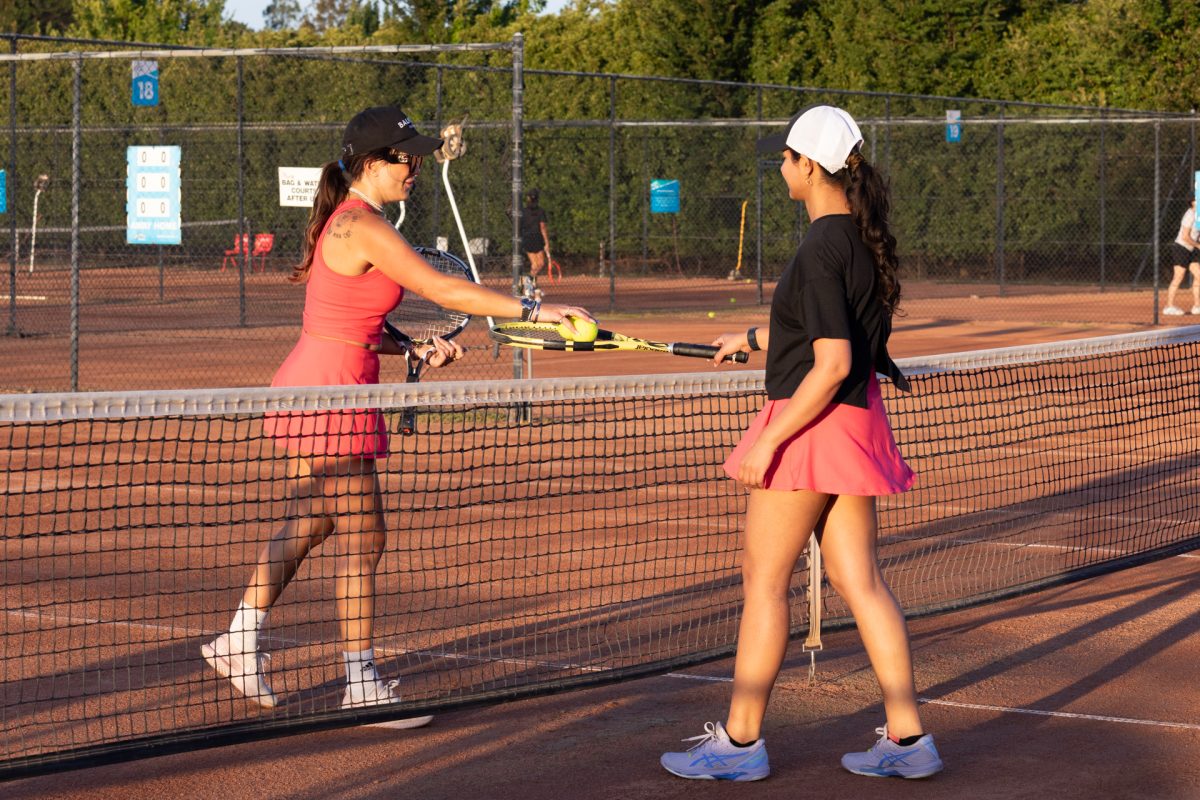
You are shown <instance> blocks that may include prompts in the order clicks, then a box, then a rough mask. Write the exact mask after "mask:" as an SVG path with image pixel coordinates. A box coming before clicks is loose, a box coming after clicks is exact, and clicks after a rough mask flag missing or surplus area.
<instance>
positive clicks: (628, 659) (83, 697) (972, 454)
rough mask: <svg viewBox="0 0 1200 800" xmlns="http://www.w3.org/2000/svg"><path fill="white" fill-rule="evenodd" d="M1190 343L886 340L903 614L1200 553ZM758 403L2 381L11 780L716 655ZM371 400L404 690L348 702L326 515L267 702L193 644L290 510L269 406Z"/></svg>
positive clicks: (639, 389)
mask: <svg viewBox="0 0 1200 800" xmlns="http://www.w3.org/2000/svg"><path fill="white" fill-rule="evenodd" d="M1198 362H1200V327H1196V328H1180V329H1175V330H1170V331H1161V332H1153V333H1145V334H1129V335H1124V336H1117V337H1107V338H1103V339H1090V340H1081V341H1076V342H1067V343H1063V344H1055V345H1045V346H1038V347H1030V348H1005V349H1000V350H991V351H980V352H975V353H963V354H955V355H949V356H943V357H938V358H927V359H909V360H907V361H905V362H902V363H901V366H902V368H903V369H904V370H905V372H906V373H907V374H909V375H910V378H911V380H912V384H913V391H912V393H911V394H902V393H899V392H897V391H896V390H895V389H894V387H892V386H891V385H889V384H885V385H884V386H883V390H884V397H885V401H886V402H887V404H888V406H889V413H890V416H891V420H892V424H893V427H894V429H895V432H896V437H897V440H898V442H899V443H900V447H901V449H902V451H903V452H904V454H905V456H906V458H907V459H908V460H909V461H910V463H911V464H912V466H913V467H914V469H915V470H916V471H917V472H918V476H919V477H918V480H917V484H916V487H915V488H914V489H913V490H912V491H910V492H908V493H906V494H902V495H896V496H892V497H887V498H883V499H881V501H880V509H881V525H882V527H881V532H880V558H881V562H882V564H883V567H884V570H885V573H886V574H887V576H888V578H889V581H890V582H891V584H892V586H893V588H894V590H895V591H896V594H897V595H898V597H899V599H900V601H901V602H902V603H903V604H904V606H905V607H906V609H907V610H908V612H909V613H910V614H926V613H935V612H938V611H944V610H947V609H952V608H956V607H961V606H964V605H967V604H972V603H979V602H983V601H987V600H992V599H997V598H1000V597H1005V596H1010V595H1012V594H1015V593H1018V592H1023V591H1030V590H1032V589H1035V588H1038V587H1042V586H1047V585H1051V584H1054V583H1056V582H1063V581H1067V580H1072V579H1076V578H1079V577H1083V576H1086V575H1090V574H1094V573H1096V572H1099V571H1105V570H1111V569H1116V568H1120V567H1123V566H1129V565H1132V564H1136V563H1140V562H1142V561H1146V560H1150V559H1153V558H1159V557H1163V556H1166V555H1169V554H1173V553H1177V552H1181V551H1184V550H1189V549H1193V548H1195V547H1197V546H1200V510H1198V509H1197V507H1196V504H1195V503H1194V502H1193V498H1194V497H1195V496H1197V493H1198V492H1200V469H1198V467H1200V452H1198V451H1197V448H1196V447H1195V442H1196V441H1197V440H1198V434H1200V424H1198V422H1197V409H1198V408H1200V388H1198V382H1197V381H1196V380H1195V377H1194V376H1195V374H1196V366H1195V365H1196V364H1197V363H1198ZM763 400H764V394H763V389H762V374H761V373H745V372H743V373H736V374H727V375H708V374H697V375H678V376H667V377H658V376H647V377H637V378H612V379H549V380H538V381H524V382H515V381H489V382H479V383H474V384H465V383H464V384H455V383H441V384H430V385H428V386H422V385H416V386H406V385H399V386H373V387H337V388H320V389H311V390H310V389H298V390H286V389H250V390H225V391H200V392H196V391H186V392H185V391H179V392H153V393H144V394H143V393H96V394H59V395H22V396H5V397H2V398H0V449H2V451H3V454H4V455H3V458H2V460H0V492H2V493H3V504H2V505H0V517H2V519H3V538H2V540H0V541H2V544H3V548H4V553H3V579H2V580H0V592H2V596H3V603H4V607H3V615H2V616H0V638H2V639H3V650H2V653H3V656H0V687H2V692H3V701H2V702H3V713H2V715H0V748H2V753H0V778H11V777H17V776H21V775H28V774H34V773H38V772H46V771H52V770H56V769H64V768H73V767H79V766H84V765H88V764H94V763H100V762H104V761H112V760H120V759H124V758H131V757H137V756H140V755H144V754H148V753H154V754H160V753H166V752H172V751H177V750H181V749H191V748H195V747H200V746H207V745H213V744H219V743H227V742H233V741H240V740H247V739H251V738H260V737H263V736H268V735H275V734H282V733H293V732H298V731H303V730H315V729H319V728H327V727H334V726H341V725H351V724H357V723H363V722H377V721H381V720H384V719H389V718H397V717H403V716H411V715H414V714H416V713H420V712H422V711H434V710H438V709H445V708H449V707H460V706H463V705H467V704H471V703H479V702H488V701H492V700H496V699H503V698H512V697H517V696H524V695H532V694H536V693H540V692H545V691H555V690H561V689H565V688H569V687H573V686H579V685H586V684H593V683H599V682H603V681H610V680H617V679H621V678H627V677H633V676H637V675H643V674H648V673H652V672H660V671H663V670H666V669H670V668H677V667H679V666H682V665H685V664H689V663H696V662H699V661H703V660H707V659H711V658H714V657H718V656H722V655H726V654H729V653H731V652H732V651H733V648H734V643H735V636H736V626H737V620H738V612H739V606H740V577H739V553H738V546H739V539H738V536H737V533H738V531H739V530H740V528H741V525H742V515H743V513H744V511H745V492H744V491H743V490H742V489H740V488H739V487H738V486H737V485H736V484H735V483H734V482H732V481H730V480H728V479H726V478H724V477H723V475H722V472H721V469H720V464H721V461H722V460H723V459H724V457H725V456H726V455H727V454H728V452H729V450H730V449H731V448H732V446H733V445H734V443H735V442H736V440H737V439H738V437H739V435H740V432H741V431H742V430H744V429H745V428H746V427H747V426H748V425H749V423H750V421H751V419H752V417H753V415H754V414H755V412H756V411H757V409H758V408H759V407H760V406H761V404H762V402H763ZM408 407H415V408H416V409H417V410H418V416H417V420H418V422H417V430H416V432H415V433H414V434H412V435H402V434H401V433H399V432H398V430H399V427H400V420H401V417H402V416H403V414H402V413H401V409H404V408H408ZM364 408H378V409H381V410H382V411H383V418H384V420H385V421H386V422H387V425H388V426H389V429H390V430H391V452H392V455H391V457H390V458H388V459H387V460H386V461H382V462H380V469H379V480H380V485H381V488H382V498H383V503H384V506H385V517H386V523H387V530H388V532H389V533H388V544H387V547H386V550H385V552H384V555H383V557H382V560H381V562H380V564H379V567H378V570H377V577H376V587H377V598H378V599H377V605H376V611H375V620H376V622H375V640H374V641H375V651H376V658H377V661H378V662H379V665H380V671H381V672H382V673H383V674H384V676H385V677H394V678H398V679H399V680H400V686H401V690H402V692H403V695H404V697H405V702H404V703H402V704H401V705H399V706H397V707H388V708H376V709H368V710H354V711H346V710H342V709H341V708H340V701H341V698H342V691H343V688H344V680H345V679H344V674H343V672H342V657H341V652H340V651H341V646H340V644H339V633H338V627H337V620H336V615H335V611H334V608H335V606H334V602H333V583H334V569H335V562H336V559H335V557H334V555H333V552H334V550H335V548H336V544H335V539H336V536H337V534H335V535H334V537H333V538H331V539H330V540H329V541H327V542H326V543H325V544H324V546H323V549H318V550H316V551H314V552H313V554H312V555H311V556H310V557H309V558H308V559H307V560H306V561H305V562H304V563H303V564H302V566H301V568H300V570H299V572H298V573H297V576H296V578H295V579H294V581H293V582H292V584H291V585H290V586H289V587H288V588H287V589H286V590H285V591H284V593H283V595H282V598H281V599H280V601H279V602H278V603H276V605H275V606H274V608H273V609H272V611H271V613H270V617H269V619H268V622H267V625H266V627H265V629H264V632H263V634H262V635H261V636H260V644H261V646H262V648H263V649H264V650H266V651H268V652H270V653H271V654H272V656H273V658H272V660H271V662H270V664H269V667H268V679H269V681H270V683H271V686H272V688H273V689H274V691H275V694H276V695H277V696H278V697H280V699H281V701H282V702H281V704H280V705H279V706H278V707H277V708H274V709H271V710H267V709H262V708H260V707H258V706H257V705H255V704H253V703H251V702H249V701H247V700H246V699H244V698H242V697H241V696H240V695H238V694H236V693H235V692H233V691H232V689H231V688H230V686H229V684H228V682H227V681H225V680H224V679H221V678H218V677H217V676H216V675H215V673H213V672H211V671H210V670H209V668H208V667H207V665H206V664H205V662H204V661H203V659H202V658H201V657H200V652H199V650H200V646H201V644H203V643H205V642H207V641H209V640H210V639H212V638H213V637H214V636H216V635H217V634H218V633H220V632H221V631H223V630H224V629H225V628H226V627H227V626H228V625H229V622H230V617H231V616H232V613H233V611H234V609H235V608H236V607H237V604H238V602H239V600H240V596H241V592H242V590H243V588H244V587H245V584H246V582H247V580H248V579H249V578H250V573H251V570H252V568H253V565H254V563H255V562H256V560H257V557H258V553H259V550H260V549H261V547H262V545H263V543H264V542H265V541H267V540H268V539H269V538H270V537H271V535H272V534H273V532H274V531H275V530H276V529H278V528H279V526H280V525H281V523H282V522H283V521H284V520H285V519H286V518H287V516H288V513H289V511H288V504H287V499H288V496H287V491H288V485H289V481H288V479H287V477H286V476H287V472H288V464H287V459H286V457H284V456H282V455H280V454H279V453H277V452H276V450H275V449H274V447H273V445H272V444H271V443H270V440H269V439H268V438H267V437H265V436H264V434H263V415H264V413H267V412H280V411H291V412H313V413H319V412H329V411H336V410H339V409H364ZM807 575H808V571H807V570H806V569H805V568H804V565H800V566H799V567H798V569H797V571H796V575H795V581H794V594H793V597H794V603H793V606H794V607H793V625H794V632H795V633H796V634H797V635H801V634H803V633H804V632H805V631H806V630H807V627H808V619H807V610H806V596H807V591H808V585H807V584H808V578H807ZM822 612H823V615H824V617H825V619H826V620H827V622H826V625H827V626H834V627H836V626H841V625H847V624H850V619H849V614H848V612H847V610H846V608H845V606H844V604H843V603H842V602H841V600H840V598H838V597H837V596H836V594H833V593H831V592H828V591H826V592H825V593H824V594H823V596H822Z"/></svg>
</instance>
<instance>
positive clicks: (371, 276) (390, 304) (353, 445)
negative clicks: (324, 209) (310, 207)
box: [263, 200, 404, 458]
mask: <svg viewBox="0 0 1200 800" xmlns="http://www.w3.org/2000/svg"><path fill="white" fill-rule="evenodd" d="M354 207H361V208H366V209H368V210H370V206H368V205H367V204H366V203H364V202H363V201H361V200H346V201H345V202H343V203H342V204H341V205H339V206H338V207H337V208H336V209H334V212H333V214H331V215H330V216H329V221H328V222H326V223H325V228H324V229H323V230H322V231H321V235H320V236H319V237H318V238H317V242H316V252H315V253H314V254H313V261H312V268H311V269H310V271H309V274H308V284H307V286H306V288H305V295H304V329H303V332H302V333H301V334H300V341H298V342H297V343H296V346H295V347H294V348H293V349H292V352H291V353H290V354H289V355H288V357H287V359H285V360H284V362H283V364H282V365H281V366H280V367H279V370H278V371H277V372H276V373H275V378H274V380H272V381H271V385H272V386H343V385H348V384H371V383H379V354H378V353H376V352H374V351H371V350H367V349H366V348H363V347H357V346H355V345H353V344H349V343H348V342H364V343H368V344H372V345H377V344H379V342H380V339H381V338H382V336H383V320H384V318H385V317H386V316H387V314H388V312H389V311H391V310H392V309H394V308H395V307H396V306H397V305H398V304H399V302H400V300H401V298H402V297H403V296H404V289H403V287H401V286H399V285H398V284H397V283H396V282H395V281H393V280H392V279H391V278H389V277H387V276H386V275H384V274H383V273H382V272H380V271H379V270H378V269H370V270H368V271H367V272H364V273H363V274H362V275H354V276H348V275H341V274H339V273H337V272H334V271H333V270H331V269H330V268H329V266H328V265H327V264H326V263H325V259H324V258H323V257H322V255H321V246H322V244H323V243H324V241H325V234H326V232H327V231H328V230H329V223H330V222H332V221H333V219H334V217H336V216H337V215H338V214H340V213H341V212H343V211H345V210H346V209H349V208H354ZM333 339H342V340H344V341H332V340H333ZM263 431H264V433H266V434H267V435H268V436H271V437H273V438H274V439H275V441H276V443H277V444H278V445H279V446H280V447H281V448H283V449H284V450H286V451H287V452H288V454H289V455H301V456H315V455H336V456H359V457H362V458H383V457H385V456H387V454H388V436H387V428H386V423H385V422H384V417H383V414H382V412H380V411H379V410H378V409H351V410H343V411H296V412H274V413H269V414H267V415H266V420H265V422H264V423H263Z"/></svg>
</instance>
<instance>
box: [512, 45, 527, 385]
mask: <svg viewBox="0 0 1200 800" xmlns="http://www.w3.org/2000/svg"><path fill="white" fill-rule="evenodd" d="M512 62H513V79H512V92H513V101H512V119H513V128H512V209H513V213H512V248H513V250H512V252H513V255H512V293H513V295H514V296H520V294H521V261H522V257H521V194H522V186H521V182H522V173H523V164H524V152H523V150H522V148H523V146H524V144H523V142H522V139H523V138H524V127H523V126H524V118H525V107H524V103H525V37H524V36H523V35H522V34H521V32H520V31H518V32H516V33H514V34H513V38H512ZM523 371H524V361H523V359H522V357H521V354H520V353H519V352H517V353H513V377H514V378H521V377H522V373H523Z"/></svg>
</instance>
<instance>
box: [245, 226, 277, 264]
mask: <svg viewBox="0 0 1200 800" xmlns="http://www.w3.org/2000/svg"><path fill="white" fill-rule="evenodd" d="M274 246H275V234H273V233H256V234H254V249H253V250H251V251H250V271H251V272H254V259H255V258H257V259H258V271H259V272H266V271H267V255H268V254H270V252H271V248H272V247H274Z"/></svg>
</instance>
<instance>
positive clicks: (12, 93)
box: [8, 36, 17, 336]
mask: <svg viewBox="0 0 1200 800" xmlns="http://www.w3.org/2000/svg"><path fill="white" fill-rule="evenodd" d="M8 44H9V48H10V49H11V50H12V52H13V53H16V52H17V38H16V37H15V36H14V37H13V38H11V39H9V41H8ZM8 180H9V181H10V182H11V184H12V185H13V186H16V185H17V62H16V61H13V62H12V63H10V64H9V65H8ZM8 236H9V239H8V240H9V241H10V242H12V246H11V247H10V248H9V251H8V335H9V336H16V334H17V215H16V214H15V213H12V214H9V215H8Z"/></svg>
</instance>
